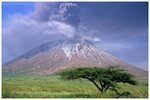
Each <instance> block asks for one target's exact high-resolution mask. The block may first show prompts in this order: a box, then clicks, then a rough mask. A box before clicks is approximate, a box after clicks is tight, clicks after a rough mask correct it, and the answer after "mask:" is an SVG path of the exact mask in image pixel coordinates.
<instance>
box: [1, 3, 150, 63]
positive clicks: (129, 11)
mask: <svg viewBox="0 0 150 100" xmlns="http://www.w3.org/2000/svg"><path fill="white" fill-rule="evenodd" d="M27 6H28V5H27ZM14 9H15V8H14ZM5 12H7V10H5ZM147 19H148V18H147V4H145V3H71V2H44V3H35V5H34V10H32V11H31V12H29V13H25V14H21V13H20V14H19V13H14V14H13V13H11V14H10V15H9V17H8V18H7V20H6V19H5V21H3V22H2V24H3V27H2V29H3V30H2V32H3V33H2V43H3V45H2V46H3V48H2V49H3V62H6V61H8V60H10V59H13V58H15V57H17V56H19V55H21V54H23V53H24V52H26V51H28V50H30V49H32V48H34V47H36V46H38V45H39V44H42V43H45V42H48V41H53V40H59V39H67V38H72V37H78V38H81V39H85V40H90V41H92V42H93V43H96V45H98V46H99V47H100V48H103V49H105V50H106V51H109V52H110V53H112V54H113V55H115V56H117V57H119V58H121V59H123V60H125V61H127V62H129V63H133V64H135V62H136V61H138V62H141V63H137V64H136V65H137V66H138V64H139V66H141V65H142V64H144V65H143V66H146V62H147V55H148V54H147V51H146V50H147V47H148V46H147V45H148V44H147V36H148V34H147V33H148V31H147V30H148V27H147V26H148V25H147V24H148V23H147V22H148V21H147ZM143 59H144V60H143ZM142 62H144V63H142Z"/></svg>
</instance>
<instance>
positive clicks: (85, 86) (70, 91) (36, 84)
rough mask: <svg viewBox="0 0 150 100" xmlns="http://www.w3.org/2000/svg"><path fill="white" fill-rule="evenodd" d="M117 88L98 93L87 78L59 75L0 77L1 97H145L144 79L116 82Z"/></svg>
mask: <svg viewBox="0 0 150 100" xmlns="http://www.w3.org/2000/svg"><path fill="white" fill-rule="evenodd" d="M118 86H119V87H118V90H119V92H120V93H123V92H129V93H125V94H124V95H117V94H116V93H115V92H113V91H107V92H106V93H100V92H99V91H98V89H97V88H96V87H95V86H94V85H93V84H92V83H91V82H89V81H87V80H62V79H61V78H60V77H59V76H56V75H51V76H14V77H13V76H6V75H3V79H2V97H3V98H118V97H119V98H147V97H148V84H147V81H146V80H138V85H136V86H132V85H129V84H123V83H120V84H118Z"/></svg>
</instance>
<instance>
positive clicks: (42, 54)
mask: <svg viewBox="0 0 150 100" xmlns="http://www.w3.org/2000/svg"><path fill="white" fill-rule="evenodd" d="M107 66H118V67H120V68H122V69H125V70H127V71H128V72H129V73H131V74H133V75H135V76H136V78H138V79H147V77H148V72H147V71H144V70H142V69H139V68H137V67H135V66H133V65H130V64H127V63H125V62H123V61H122V60H120V59H118V58H116V57H114V56H112V55H111V54H109V53H107V52H106V51H104V50H103V49H100V48H98V47H96V46H95V45H94V44H93V43H91V42H89V41H87V40H81V39H68V40H60V41H54V42H48V43H45V44H42V45H40V46H38V47H36V48H34V49H32V50H30V51H28V52H26V53H25V54H23V55H21V56H19V57H17V58H15V59H13V60H11V61H9V62H7V63H5V64H3V66H2V71H3V73H13V74H18V75H19V74H33V75H48V74H53V73H55V72H57V71H60V70H62V69H66V68H73V67H107Z"/></svg>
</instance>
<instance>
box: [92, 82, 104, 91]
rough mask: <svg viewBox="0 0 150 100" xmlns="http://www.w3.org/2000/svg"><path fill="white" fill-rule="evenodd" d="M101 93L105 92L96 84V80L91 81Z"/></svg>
mask: <svg viewBox="0 0 150 100" xmlns="http://www.w3.org/2000/svg"><path fill="white" fill-rule="evenodd" d="M90 81H91V82H92V83H93V84H94V85H95V86H96V87H97V88H98V89H99V90H100V91H101V92H103V90H102V89H101V88H100V87H99V86H98V85H97V84H96V82H95V81H94V80H90Z"/></svg>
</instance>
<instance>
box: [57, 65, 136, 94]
mask: <svg viewBox="0 0 150 100" xmlns="http://www.w3.org/2000/svg"><path fill="white" fill-rule="evenodd" d="M58 74H59V75H60V76H61V77H62V78H63V79H68V80H71V79H80V78H84V79H88V80H89V81H91V82H92V83H93V84H94V85H95V86H96V87H97V88H98V89H99V91H101V92H106V91H107V90H108V89H111V90H114V91H117V90H116V87H117V83H119V82H122V83H129V84H132V85H136V81H135V80H133V77H134V76H133V75H131V74H129V73H127V72H126V71H125V70H123V69H119V68H117V67H113V66H109V67H107V68H97V67H94V68H89V67H81V68H75V69H66V70H63V71H61V72H59V73H58Z"/></svg>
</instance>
